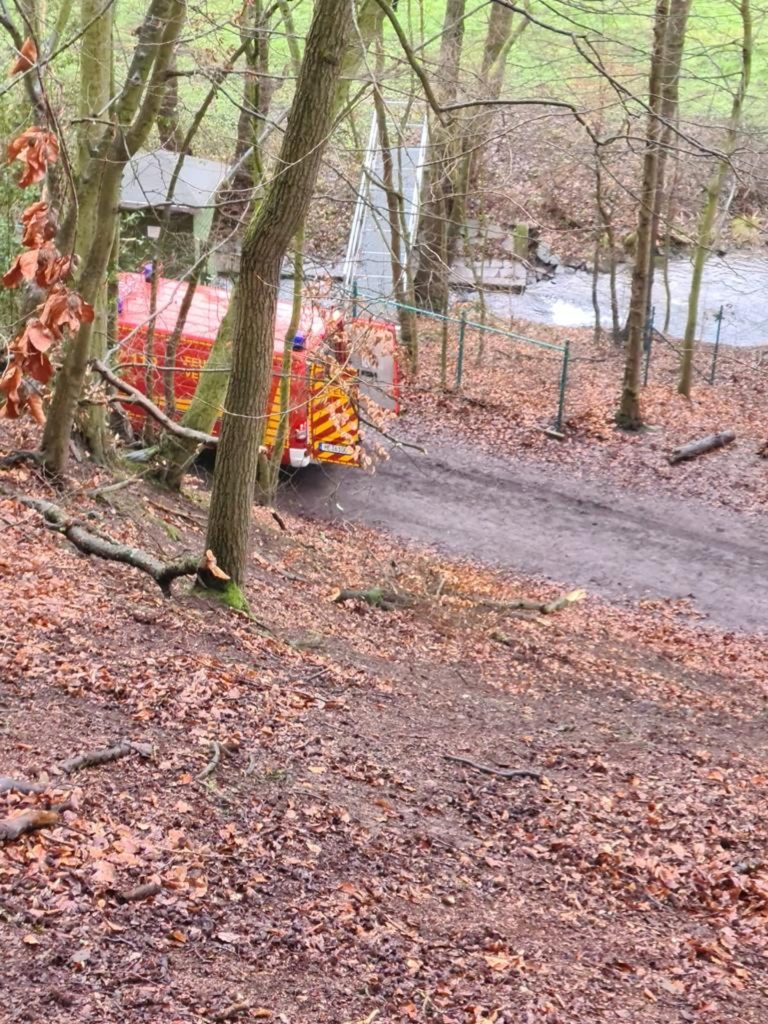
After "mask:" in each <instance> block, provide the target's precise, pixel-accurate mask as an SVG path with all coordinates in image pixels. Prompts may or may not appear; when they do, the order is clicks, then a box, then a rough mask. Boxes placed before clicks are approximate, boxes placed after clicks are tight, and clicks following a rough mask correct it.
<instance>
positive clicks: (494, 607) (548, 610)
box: [457, 590, 587, 615]
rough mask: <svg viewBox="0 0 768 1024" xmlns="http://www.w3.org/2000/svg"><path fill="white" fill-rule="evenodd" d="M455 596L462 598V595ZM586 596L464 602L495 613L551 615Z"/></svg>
mask: <svg viewBox="0 0 768 1024" xmlns="http://www.w3.org/2000/svg"><path fill="white" fill-rule="evenodd" d="M457 596H458V597H464V595H463V594H458V595H457ZM586 596H587V592H586V590H569V591H568V593H567V594H561V595H560V597H556V598H555V599H554V600H552V601H537V600H535V598H531V597H518V598H516V599H515V600H514V601H491V600H486V598H483V597H466V598H465V600H467V601H472V602H473V603H474V604H476V605H478V606H479V607H481V608H488V609H489V610H490V611H495V612H511V611H519V610H520V609H521V608H522V609H525V610H526V611H531V612H541V614H542V615H552V613H553V612H559V611H561V610H562V609H563V608H567V607H568V605H571V604H576V603H577V602H578V601H583V600H584V598H585V597H586Z"/></svg>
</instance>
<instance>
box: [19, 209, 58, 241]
mask: <svg viewBox="0 0 768 1024" xmlns="http://www.w3.org/2000/svg"><path fill="white" fill-rule="evenodd" d="M21 223H22V225H23V227H24V233H23V235H22V238H21V244H22V245H24V246H26V247H27V248H28V249H38V248H39V247H40V246H41V245H42V244H43V243H44V242H48V241H49V240H50V239H51V238H53V237H54V235H55V234H56V221H55V218H54V216H53V211H52V210H51V208H50V206H49V205H48V203H44V202H37V203H32V204H31V205H30V206H28V207H27V208H26V210H25V211H24V212H23V213H22V215H21Z"/></svg>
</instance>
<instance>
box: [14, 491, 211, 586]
mask: <svg viewBox="0 0 768 1024" xmlns="http://www.w3.org/2000/svg"><path fill="white" fill-rule="evenodd" d="M0 493H2V494H4V495H5V496H6V497H8V498H11V499H12V500H13V501H17V502H18V503H19V504H20V505H24V506H25V507H26V508H32V509H34V510H35V511H36V512H39V513H40V515H41V516H42V517H43V519H44V520H45V521H46V523H48V525H49V526H52V527H53V528H54V529H55V530H57V531H58V532H59V533H63V534H64V536H65V537H66V538H67V540H68V541H70V543H72V544H74V546H75V547H76V548H77V549H78V551H82V552H83V554H85V555H96V556H97V557H99V558H104V559H106V560H107V561H111V562H122V563H123V565H132V566H133V567H134V569H141V571H142V572H145V573H147V575H148V576H151V577H152V579H153V580H154V581H155V583H157V585H158V586H159V587H160V589H161V590H162V592H163V594H164V595H165V596H166V597H170V596H171V584H172V583H173V581H174V580H175V579H178V577H179V576H194V575H196V574H197V573H198V571H205V570H206V569H207V565H208V561H209V560H208V559H207V557H203V559H202V560H201V559H200V558H199V557H198V556H197V555H184V556H182V557H181V558H178V559H176V560H175V561H173V562H161V561H160V559H158V558H155V557H154V556H153V555H150V554H149V553H148V552H147V551H142V549H141V548H132V547H130V546H129V545H128V544H120V543H119V542H118V541H115V540H112V538H111V537H107V536H103V535H101V534H98V533H94V532H93V531H92V530H88V529H86V528H85V527H84V526H81V525H80V523H78V522H77V520H76V519H71V518H70V517H69V516H67V515H66V514H65V512H64V511H63V510H62V509H61V508H59V506H58V505H54V504H53V502H51V501H45V500H43V499H41V498H29V497H27V496H26V495H24V494H16V493H14V492H12V491H5V490H0Z"/></svg>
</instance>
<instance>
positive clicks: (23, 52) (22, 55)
mask: <svg viewBox="0 0 768 1024" xmlns="http://www.w3.org/2000/svg"><path fill="white" fill-rule="evenodd" d="M36 62H37V47H36V46H35V43H34V40H33V39H25V40H24V42H23V43H22V44H21V47H20V49H19V52H18V56H17V57H16V60H15V61H14V62H13V64H11V70H10V71H9V72H8V74H9V75H18V74H19V72H20V71H29V69H30V68H31V67H34V65H35V64H36Z"/></svg>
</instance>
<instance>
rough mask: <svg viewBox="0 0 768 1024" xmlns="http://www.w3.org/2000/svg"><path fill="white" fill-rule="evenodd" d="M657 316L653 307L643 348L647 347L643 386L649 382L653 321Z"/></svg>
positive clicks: (646, 327)
mask: <svg viewBox="0 0 768 1024" xmlns="http://www.w3.org/2000/svg"><path fill="white" fill-rule="evenodd" d="M655 318H656V307H655V306H652V307H651V315H650V317H649V318H648V322H647V323H646V325H645V338H644V339H643V348H644V349H645V370H644V371H643V387H645V386H646V384H647V383H648V370H649V368H650V365H651V349H652V348H653V321H654V320H655Z"/></svg>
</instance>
